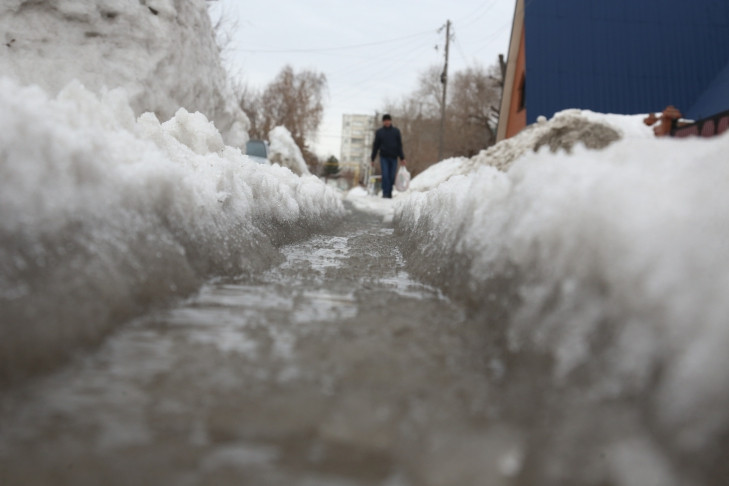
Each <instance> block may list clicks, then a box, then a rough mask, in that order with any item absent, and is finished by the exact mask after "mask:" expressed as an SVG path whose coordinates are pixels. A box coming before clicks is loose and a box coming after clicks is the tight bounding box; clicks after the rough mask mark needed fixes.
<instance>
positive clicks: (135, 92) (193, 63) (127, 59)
mask: <svg viewBox="0 0 729 486" xmlns="http://www.w3.org/2000/svg"><path fill="white" fill-rule="evenodd" d="M0 32H3V35H4V38H3V39H2V44H4V45H2V49H0V73H3V75H5V76H10V77H12V78H13V79H15V80H16V81H18V82H19V83H20V84H22V85H31V84H36V85H38V86H40V87H42V88H43V89H45V90H46V91H47V92H48V93H49V94H50V95H51V96H55V95H56V94H57V93H59V92H60V91H61V90H62V89H63V88H64V87H65V86H67V85H68V84H69V83H70V82H71V81H73V80H78V81H80V82H81V83H83V84H84V86H86V87H87V88H88V89H89V90H92V91H94V92H96V93H100V92H101V91H102V90H103V89H104V88H109V89H113V88H124V89H125V90H126V91H127V93H128V94H129V99H130V103H131V106H132V109H133V110H134V113H135V114H136V115H141V114H142V113H145V112H153V113H155V114H156V115H157V116H158V117H159V118H160V119H163V120H166V119H168V118H170V117H172V115H174V113H175V112H176V111H177V110H178V108H180V107H184V108H186V109H188V110H190V111H192V112H195V111H199V112H201V113H204V114H205V115H206V116H207V117H208V118H209V119H210V120H212V121H214V122H215V125H216V126H217V127H218V129H219V130H220V131H221V133H222V134H223V138H224V139H225V142H226V143H227V144H228V145H232V146H238V147H241V146H243V145H244V144H245V142H246V140H247V139H248V134H247V131H248V128H249V126H250V123H249V120H248V118H247V117H246V115H245V114H244V113H243V111H242V110H241V109H240V107H239V106H238V103H237V99H236V97H235V96H234V94H233V90H232V89H231V86H230V83H229V80H228V77H227V74H226V72H225V70H224V68H223V67H222V65H221V62H220V53H219V49H218V46H217V45H216V42H215V35H214V32H213V29H212V26H211V22H210V18H209V17H208V13H207V7H206V2H204V1H203V0H139V1H137V0H134V1H113V0H103V1H97V0H53V1H48V2H39V1H37V0H10V1H5V2H2V5H0Z"/></svg>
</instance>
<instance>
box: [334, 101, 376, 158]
mask: <svg viewBox="0 0 729 486" xmlns="http://www.w3.org/2000/svg"><path fill="white" fill-rule="evenodd" d="M374 123H375V120H374V117H373V116H372V115H343V116H342V149H341V156H340V157H339V165H340V167H341V168H342V170H345V171H356V170H358V169H359V170H361V169H362V167H363V166H369V160H370V154H371V152H372V141H373V138H374V130H375V125H374Z"/></svg>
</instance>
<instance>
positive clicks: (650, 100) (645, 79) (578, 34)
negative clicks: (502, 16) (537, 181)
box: [512, 0, 729, 123]
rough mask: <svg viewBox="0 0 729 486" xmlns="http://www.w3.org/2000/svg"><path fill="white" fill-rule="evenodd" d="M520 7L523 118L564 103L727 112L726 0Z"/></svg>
mask: <svg viewBox="0 0 729 486" xmlns="http://www.w3.org/2000/svg"><path fill="white" fill-rule="evenodd" d="M522 11H523V12H524V13H523V15H524V20H523V30H524V37H523V39H524V42H525V51H526V80H527V86H528V90H525V97H526V102H525V104H526V111H527V113H526V115H527V116H526V118H527V123H533V122H534V121H536V119H537V117H538V116H540V115H545V116H547V117H551V116H552V115H553V114H554V113H555V112H558V111H561V110H564V109H567V108H581V109H590V110H594V111H598V112H603V113H623V114H636V113H647V112H651V111H661V110H663V109H664V108H665V107H666V106H668V105H674V106H676V107H677V108H679V110H682V111H683V113H684V114H685V115H686V116H687V117H689V118H694V119H699V118H702V117H706V116H710V115H713V114H715V113H718V112H720V111H724V110H729V0H609V1H604V0H601V1H598V0H524V3H523V9H522ZM518 14H519V9H518V8H517V15H518ZM512 42H513V39H512Z"/></svg>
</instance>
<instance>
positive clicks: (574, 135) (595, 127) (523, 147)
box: [410, 110, 654, 192]
mask: <svg viewBox="0 0 729 486" xmlns="http://www.w3.org/2000/svg"><path fill="white" fill-rule="evenodd" d="M643 118H644V117H643V116H625V115H602V114H598V113H594V112H591V111H588V110H565V111H562V112H560V113H557V114H556V115H554V117H553V118H552V119H551V120H549V121H547V120H545V119H544V118H540V120H539V122H538V123H536V124H534V125H530V126H528V127H527V128H525V129H524V130H523V131H522V132H521V133H519V134H518V135H516V136H515V137H512V138H510V139H507V140H504V141H503V142H501V143H499V144H497V145H494V146H492V147H490V148H488V149H486V150H483V151H481V153H479V154H478V155H477V156H475V157H473V158H471V159H467V158H452V159H447V160H444V161H442V162H439V163H437V164H435V165H432V166H431V167H429V168H428V169H426V170H424V171H423V172H422V173H420V174H418V176H417V177H415V178H414V179H413V180H412V182H411V184H410V190H411V191H420V192H422V191H428V190H430V189H433V188H434V187H437V186H438V185H439V184H441V183H443V182H445V181H447V180H448V179H450V178H451V177H453V176H457V175H462V174H469V173H471V172H474V171H476V170H478V169H479V168H480V167H482V166H484V165H488V166H492V167H496V168H497V169H499V170H508V169H509V167H510V166H511V164H512V163H514V161H515V160H517V159H518V158H519V157H521V156H523V155H524V154H526V153H527V152H530V151H538V150H539V149H540V148H541V147H543V146H548V147H549V148H550V150H551V151H552V152H556V151H558V150H566V151H567V152H570V151H571V150H572V149H573V147H574V146H575V145H578V144H581V145H584V146H586V147H587V148H590V149H602V148H605V147H607V146H608V145H610V144H611V143H613V142H616V141H617V140H620V139H624V138H652V137H654V135H653V130H652V129H651V128H650V127H647V126H646V125H645V124H644V123H643Z"/></svg>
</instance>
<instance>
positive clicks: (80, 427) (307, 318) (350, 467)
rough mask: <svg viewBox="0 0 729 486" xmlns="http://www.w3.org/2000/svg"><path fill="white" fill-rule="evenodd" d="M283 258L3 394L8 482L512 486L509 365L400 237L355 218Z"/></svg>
mask: <svg viewBox="0 0 729 486" xmlns="http://www.w3.org/2000/svg"><path fill="white" fill-rule="evenodd" d="M282 253H283V257H284V259H282V263H281V264H280V265H279V266H277V267H276V268H273V269H271V270H270V271H268V272H267V273H265V274H263V275H261V276H260V277H257V278H254V279H246V280H245V281H235V282H231V281H218V282H211V283H209V284H208V285H206V286H205V287H204V288H203V289H202V290H201V291H200V293H199V294H198V295H197V296H196V297H194V298H192V299H190V300H188V301H186V302H184V303H183V304H181V305H180V306H178V307H177V308H174V309H171V310H169V311H166V312H162V313H158V314H155V315H151V316H147V317H145V318H143V319H140V320H138V321H136V322H134V323H132V324H130V325H128V326H126V327H124V328H122V329H121V330H120V331H118V332H117V333H116V334H115V335H113V336H112V337H111V338H110V339H109V340H108V341H107V342H106V343H105V345H104V346H103V347H101V348H100V349H98V350H97V351H95V352H93V353H91V354H89V355H86V356H84V357H80V358H78V359H77V360H76V361H75V362H73V363H71V364H70V365H68V366H66V367H65V368H64V369H63V370H61V371H59V372H57V373H55V374H53V375H50V376H47V377H44V378H41V379H39V380H36V381H35V382H34V383H33V384H31V385H28V386H26V387H24V388H22V389H18V390H14V391H13V392H12V393H11V394H10V395H9V396H5V397H3V398H2V401H1V402H0V407H2V408H1V409H0V428H1V430H2V434H1V435H0V483H1V484H4V485H5V484H7V485H16V484H17V485H19V484H22V485H25V486H32V485H41V484H43V485H48V484H53V485H59V486H60V485H76V486H80V485H99V484H104V485H107V486H112V485H130V486H131V485H135V486H138V485H142V484H156V485H163V484H164V485H208V484H209V485H213V484H216V485H217V484H220V485H224V484H244V485H281V486H284V485H285V486H293V485H312V486H313V485H383V486H397V485H403V486H404V485H413V486H414V485H418V486H420V485H455V484H458V485H470V484H508V483H504V482H503V481H506V480H507V479H508V478H509V476H510V475H512V474H514V473H516V471H517V469H518V467H519V462H520V461H521V458H520V457H519V454H518V452H517V451H518V448H516V446H515V442H514V441H515V440H516V439H517V438H516V437H513V436H512V435H510V434H509V433H508V431H506V430H504V431H501V432H500V431H499V428H498V427H495V428H494V427H491V428H490V429H489V432H488V433H483V430H484V429H485V427H486V424H487V422H489V417H490V416H493V415H494V414H496V413H497V411H495V410H493V409H490V408H489V405H488V404H489V402H490V401H491V400H490V397H489V394H490V393H493V391H490V389H489V384H488V383H489V380H488V376H493V375H495V374H496V375H498V372H499V367H500V364H499V363H498V361H495V360H493V359H491V360H490V361H488V362H487V358H486V357H487V356H488V355H489V353H486V352H485V350H484V344H483V343H482V342H481V341H480V338H479V336H480V335H481V334H482V333H480V332H478V326H477V325H476V324H474V323H471V322H469V320H468V318H467V315H466V313H465V312H464V310H463V309H462V308H461V307H460V306H459V305H457V304H455V303H453V302H451V301H450V300H449V299H448V298H446V297H444V296H443V295H442V294H441V293H440V292H439V291H438V290H437V289H434V288H431V287H429V286H427V285H424V284H421V283H419V282H417V281H414V280H413V279H411V277H410V276H409V275H408V273H407V272H406V270H405V264H404V262H403V259H402V256H401V254H400V252H399V250H398V248H397V241H396V237H395V236H393V230H392V228H390V227H387V226H386V225H383V224H382V223H381V222H380V221H379V219H378V218H374V217H371V216H367V215H365V214H362V213H355V214H354V215H353V216H352V217H351V218H350V219H349V220H348V221H347V222H346V223H344V224H343V225H342V226H341V227H339V228H338V229H337V230H336V231H334V232H332V233H331V234H327V235H321V236H318V237H315V238H313V239H311V240H308V241H304V242H301V243H298V244H294V245H291V246H288V247H285V248H283V250H282Z"/></svg>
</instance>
